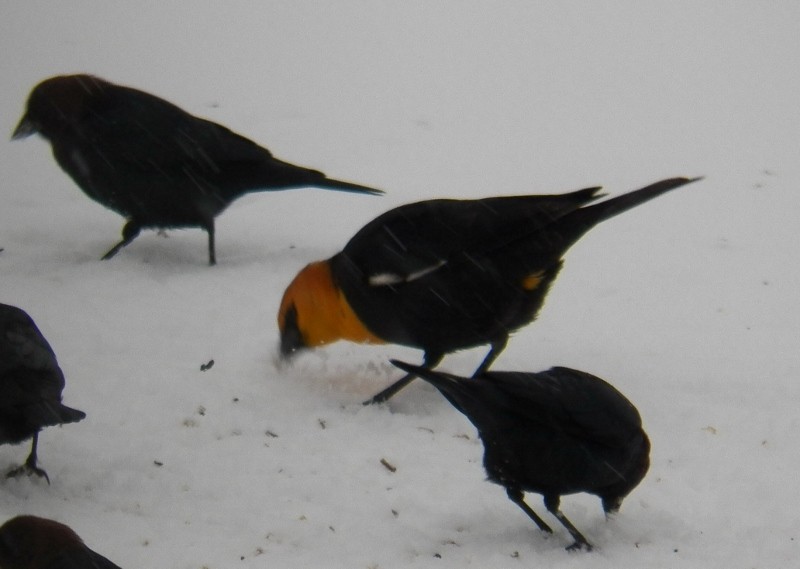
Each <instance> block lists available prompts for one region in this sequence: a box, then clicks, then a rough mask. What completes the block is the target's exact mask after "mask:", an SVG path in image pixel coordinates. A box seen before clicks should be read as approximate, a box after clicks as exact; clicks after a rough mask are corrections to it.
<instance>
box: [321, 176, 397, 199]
mask: <svg viewBox="0 0 800 569" xmlns="http://www.w3.org/2000/svg"><path fill="white" fill-rule="evenodd" d="M314 186H316V187H318V188H325V189H327V190H338V191H340V192H352V193H355V194H369V195H371V196H380V195H383V193H384V192H383V190H379V189H377V188H370V187H369V186H362V185H360V184H354V183H352V182H344V181H342V180H333V179H331V178H322V179H320V180H316V181H315V182H314Z"/></svg>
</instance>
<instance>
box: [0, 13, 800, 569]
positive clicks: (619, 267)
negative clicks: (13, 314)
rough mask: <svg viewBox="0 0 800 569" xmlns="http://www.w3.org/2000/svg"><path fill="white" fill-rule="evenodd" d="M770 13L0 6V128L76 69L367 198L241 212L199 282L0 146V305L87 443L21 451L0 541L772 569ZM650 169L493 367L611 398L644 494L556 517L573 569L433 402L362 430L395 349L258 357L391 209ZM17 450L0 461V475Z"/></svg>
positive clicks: (791, 445) (782, 265) (613, 187)
mask: <svg viewBox="0 0 800 569" xmlns="http://www.w3.org/2000/svg"><path fill="white" fill-rule="evenodd" d="M799 21H800V4H798V3H797V2H792V1H780V0H778V1H774V2H769V3H765V2H750V3H745V2H722V1H710V2H694V1H687V0H673V1H671V2H634V1H631V0H628V1H623V0H616V1H611V2H602V3H601V2H589V1H577V2H522V1H513V0H512V1H508V2H503V3H499V2H475V1H472V0H467V1H456V0H441V1H439V2H429V1H424V0H404V1H403V2H388V1H381V0H379V1H371V2H367V1H365V0H340V1H338V2H297V1H296V0H285V1H266V2H265V1H262V0H258V1H255V0H254V1H241V2H229V3H217V2H192V3H187V2H177V1H174V0H158V1H157V2H155V1H152V0H141V1H139V2H136V3H130V2H129V3H123V2H101V1H99V0H75V1H74V2H69V3H63V4H54V3H52V2H45V1H43V0H26V2H4V3H3V4H2V6H1V7H0V47H1V48H2V53H3V54H4V55H3V57H2V58H0V76H2V77H3V97H2V100H0V105H2V107H1V108H0V132H5V133H7V134H8V136H10V134H11V131H12V129H13V128H14V126H15V124H16V121H17V120H18V119H19V117H20V116H21V114H22V112H23V105H24V101H25V98H26V97H27V94H28V92H29V90H30V88H31V87H32V86H33V85H34V84H36V83H37V82H38V81H40V80H42V79H44V78H46V77H49V76H51V75H55V74H61V73H70V72H90V73H94V74H97V75H99V76H101V77H104V78H106V79H108V80H111V81H115V82H118V83H123V84H127V85H132V86H135V87H138V88H141V89H144V90H147V91H150V92H153V93H155V94H158V95H160V96H162V97H165V98H167V99H168V100H170V101H172V102H174V103H176V104H178V105H180V106H182V107H183V108H185V109H187V110H188V111H190V112H192V113H194V114H197V115H200V116H204V117H207V118H209V119H211V120H215V121H218V122H220V123H222V124H225V125H227V126H229V127H230V128H232V129H234V130H236V131H237V132H240V133H242V134H244V135H246V136H248V137H250V138H252V139H254V140H256V141H258V142H259V143H262V144H264V145H265V146H266V147H268V148H270V149H271V150H272V151H273V152H274V153H275V154H276V155H277V156H278V157H280V158H282V159H285V160H288V161H291V162H294V163H298V164H303V165H307V166H311V167H315V168H319V169H321V170H323V171H325V172H326V173H328V174H329V175H331V176H333V177H339V178H345V179H350V180H353V181H356V182H360V183H363V184H367V185H372V186H376V187H380V188H384V189H385V190H386V191H387V195H386V196H385V197H381V198H374V197H361V196H355V195H352V194H344V193H337V192H325V191H322V190H312V189H309V190H297V191H287V192H281V193H273V194H255V195H252V196H249V197H246V198H243V199H241V200H239V201H238V202H236V203H235V204H234V205H233V206H232V207H231V208H230V209H229V210H228V211H227V212H225V213H224V214H223V215H221V216H220V217H219V218H218V219H217V254H218V260H219V265H218V266H216V267H208V266H207V264H206V261H207V250H206V235H205V233H203V232H202V231H200V230H187V231H171V232H169V234H168V238H163V237H160V236H158V235H157V234H156V233H155V232H152V231H150V232H144V233H143V234H142V236H140V237H139V238H138V239H137V240H136V241H134V243H133V244H132V245H130V246H129V247H127V248H126V249H124V250H123V251H121V252H120V253H119V254H118V255H117V257H115V258H114V259H113V260H111V261H108V262H101V261H100V260H99V257H100V255H102V254H103V253H104V252H105V251H106V250H107V249H108V248H109V247H110V246H111V245H113V244H114V243H115V242H116V240H117V239H118V238H119V231H120V229H121V227H122V224H123V220H122V219H121V218H120V217H119V216H118V215H116V214H115V213H113V212H110V211H108V210H106V209H104V208H103V207H101V206H99V205H97V204H95V203H93V202H92V201H90V200H89V199H88V198H86V197H85V196H84V195H83V194H82V192H81V191H80V190H79V189H78V188H77V187H76V186H75V185H74V184H73V183H72V181H71V180H70V179H69V178H68V177H67V176H66V175H65V174H64V173H63V172H61V171H60V170H59V168H58V166H57V165H56V164H55V162H54V161H53V159H52V156H51V153H50V149H49V147H48V146H47V145H46V143H45V142H44V141H42V140H41V139H30V140H27V141H24V142H13V143H12V142H10V141H9V142H7V143H5V145H4V147H3V152H2V153H0V169H1V170H2V173H3V182H2V186H3V187H2V205H1V206H0V247H2V248H4V251H2V253H0V301H2V302H6V303H11V304H14V305H17V306H20V307H22V308H24V309H25V310H27V311H28V312H29V313H30V314H31V316H32V317H33V318H34V319H35V320H36V322H37V324H38V325H39V327H40V328H41V330H42V331H43V333H44V334H45V335H46V337H47V338H48V340H49V342H50V343H51V345H52V346H53V348H54V349H55V351H56V353H57V354H58V358H59V361H60V363H61V366H62V368H63V369H64V372H65V374H66V376H67V387H66V389H65V392H64V401H65V403H66V404H67V405H70V406H73V407H77V408H79V409H82V410H84V411H86V413H87V414H88V417H87V419H86V420H84V421H83V422H81V423H79V424H75V425H67V426H64V427H63V428H50V429H47V430H46V431H44V432H43V434H42V437H41V444H40V459H41V465H42V467H44V468H45V469H46V470H47V471H48V473H49V474H50V477H51V479H52V485H51V486H47V484H46V483H45V482H44V481H41V480H37V479H30V478H22V479H17V480H5V479H2V480H0V495H1V496H2V498H0V518H2V519H3V520H4V519H6V518H8V517H11V516H14V515H16V514H20V513H32V514H37V515H42V516H46V517H50V518H54V519H57V520H60V521H62V522H65V523H67V524H69V525H70V526H71V527H73V528H74V529H75V530H76V531H77V532H78V533H79V534H80V535H81V536H82V537H83V538H84V539H85V541H86V542H87V543H88V544H89V545H90V546H91V547H93V548H94V549H96V550H97V551H99V552H101V553H102V554H104V555H106V556H108V557H109V558H111V559H113V560H114V561H115V562H116V563H118V564H119V565H120V566H121V567H123V568H128V569H133V568H142V569H147V568H153V569H156V568H161V567H170V568H175V569H200V568H209V569H224V568H231V567H237V568H241V569H247V568H251V567H252V568H262V567H275V568H284V567H285V568H289V567H325V568H351V569H352V568H365V569H366V568H394V567H436V568H441V569H448V568H459V569H463V568H464V567H480V568H504V567H564V568H568V567H588V566H591V567H596V568H604V567H608V568H614V569H625V568H631V569H633V568H637V569H638V568H641V567H702V568H708V567H724V568H731V567H737V568H738V567H741V568H750V567H791V566H793V564H794V563H796V560H797V558H798V557H800V519H799V518H798V515H797V508H798V505H800V499H799V498H800V496H798V494H799V493H800V492H799V491H798V488H799V487H800V486H799V485H798V483H797V481H796V471H797V469H798V465H799V464H800V459H799V458H798V443H797V431H798V424H799V423H800V420H799V417H798V401H800V387H798V386H799V385H800V381H798V374H799V373H800V350H798V321H799V320H800V303H799V302H798V292H797V291H798V283H800V269H798V261H797V251H798V250H800V232H799V231H798V214H799V213H800V192H798V185H799V184H800V104H799V103H798V93H800V67H798V64H797V54H798V53H800V34H798V33H797V23H798V22H799ZM679 175H685V176H697V175H704V176H706V178H705V180H703V181H702V182H699V183H695V184H692V185H691V186H687V187H686V188H683V189H679V190H676V191H675V192H672V193H670V194H668V195H666V196H663V197H661V198H658V199H657V200H655V201H653V202H650V203H648V204H646V205H643V206H642V207H639V208H637V209H635V210H633V211H631V212H628V213H625V214H624V215H622V216H619V217H617V218H614V219H612V220H609V221H607V222H605V223H604V224H602V225H601V226H600V227H597V228H596V229H594V230H593V231H591V232H590V233H589V234H588V235H587V236H586V237H584V238H583V240H582V241H581V242H580V243H578V244H577V245H576V246H575V247H574V248H573V249H572V250H571V251H570V252H569V253H568V255H567V258H566V266H565V268H564V270H563V272H562V274H561V276H560V277H559V279H558V281H557V282H556V284H555V285H554V287H553V290H552V292H551V293H550V295H549V298H548V300H547V302H546V304H545V306H544V309H543V310H542V312H541V315H540V318H539V320H538V321H537V322H536V323H534V324H532V325H530V326H528V327H526V328H524V329H523V330H521V331H520V332H518V333H517V334H516V335H515V336H514V337H513V338H512V340H511V342H510V344H509V346H508V348H507V350H506V351H505V352H504V353H503V355H502V356H501V357H500V359H499V360H498V361H497V362H496V364H495V366H494V368H495V369H518V370H530V371H535V370H541V369H545V368H547V367H549V366H552V365H568V366H571V367H576V368H579V369H584V370H586V371H589V372H591V373H594V374H597V375H599V376H601V377H603V378H605V379H607V380H608V381H610V382H611V383H612V384H613V385H615V386H616V387H618V388H619V389H620V390H621V391H622V392H623V393H625V394H626V395H627V396H628V397H629V398H630V399H631V400H632V401H633V402H634V403H635V404H636V405H637V406H638V408H639V410H640V412H641V414H642V416H643V418H644V421H645V426H646V429H647V431H648V433H649V434H650V437H651V439H652V442H653V452H652V467H651V469H650V472H649V474H648V476H647V477H646V478H645V480H644V481H643V483H642V484H641V485H640V486H639V487H638V488H636V489H635V490H634V491H633V493H632V494H631V495H630V496H629V497H628V499H627V500H626V502H625V503H624V504H623V507H622V510H621V511H620V513H619V514H618V515H617V516H616V517H615V518H614V519H613V520H610V521H606V520H605V519H604V518H603V515H602V511H601V508H600V503H599V500H598V499H597V498H595V497H591V496H587V495H579V496H569V497H565V498H564V500H563V509H564V512H565V513H566V515H567V516H568V517H570V519H571V520H572V521H573V522H574V523H575V524H576V526H577V527H578V528H579V529H581V530H582V531H583V533H584V534H585V535H586V536H587V538H588V539H589V540H590V541H592V542H593V543H594V544H595V546H596V548H595V550H594V551H593V552H591V553H588V554H587V553H577V554H575V553H567V552H565V551H564V549H563V548H564V546H566V545H568V544H569V543H570V539H569V536H568V535H567V533H566V532H565V531H564V530H563V529H562V528H561V527H558V524H557V523H556V522H555V520H553V519H552V518H551V517H550V516H549V515H547V513H546V512H545V511H544V508H543V506H542V504H541V499H540V498H539V496H537V495H532V494H529V495H528V501H529V503H530V504H531V505H532V506H533V507H534V508H535V509H536V510H537V511H539V512H540V513H541V514H542V515H543V517H545V519H547V520H548V521H552V522H553V527H554V529H555V530H556V532H555V534H554V535H552V536H545V535H542V534H541V532H539V531H538V530H537V529H536V527H535V526H534V525H533V524H532V523H531V522H530V521H529V520H528V519H527V518H526V517H525V516H524V514H523V513H522V512H521V511H519V510H518V508H517V507H516V506H515V505H514V504H512V503H511V502H510V501H509V500H508V499H507V498H506V497H505V492H504V491H503V489H502V488H500V487H499V486H496V485H493V484H490V483H488V482H486V481H485V480H484V472H483V469H482V467H481V462H480V461H481V455H482V447H481V445H480V442H479V441H478V440H477V439H476V437H475V431H474V429H473V428H472V426H471V425H470V424H469V423H468V422H467V421H466V420H465V419H464V418H463V417H461V416H460V415H459V414H458V413H457V412H455V411H454V410H453V409H452V408H451V407H450V406H449V404H447V402H446V401H444V400H443V399H442V398H441V397H440V396H439V394H438V393H437V392H435V390H433V389H432V388H430V387H428V386H426V385H423V384H422V383H421V382H415V383H414V384H412V385H411V386H410V387H409V388H407V389H406V390H405V391H403V392H401V393H400V394H399V395H398V396H397V397H395V399H393V400H392V401H391V402H390V404H389V405H387V406H382V407H369V408H364V407H362V406H361V404H360V402H361V401H362V400H363V399H365V398H367V397H369V396H371V395H373V394H374V393H375V392H377V391H379V390H380V389H381V388H383V387H384V386H386V385H387V384H388V383H389V381H390V380H391V379H392V378H394V377H397V376H398V372H397V370H395V369H393V368H392V367H391V366H390V365H389V364H388V363H387V362H388V359H389V358H390V357H395V358H399V359H404V360H406V361H410V362H419V361H420V358H421V354H420V353H419V352H418V351H415V350H410V349H406V348H400V347H393V346H381V347H375V346H358V345H352V344H337V345H334V346H331V347H328V348H324V349H320V350H317V351H315V352H313V353H310V354H308V355H305V356H303V357H301V358H300V359H299V360H298V361H297V362H296V363H295V364H293V365H291V366H285V365H281V364H279V363H278V359H277V355H276V353H277V339H278V336H277V325H276V321H275V317H276V313H277V308H278V303H279V301H280V297H281V294H282V293H283V290H284V288H285V287H286V285H287V284H288V283H289V282H290V281H291V279H292V278H293V277H294V275H295V274H296V272H297V271H298V270H299V269H300V268H302V267H303V266H304V265H305V264H307V263H308V262H310V261H313V260H317V259H322V258H325V257H328V256H330V255H332V254H334V253H335V252H336V251H338V250H339V249H340V248H341V247H342V246H343V245H344V243H345V242H346V241H347V239H348V238H349V237H350V236H351V235H352V234H353V233H355V231H356V230H358V229H359V228H360V227H361V226H362V225H364V224H365V223H366V222H368V221H369V220H371V219H372V218H374V217H375V216H377V215H378V214H380V213H382V212H384V211H386V210H387V209H389V208H391V207H394V206H397V205H400V204H403V203H407V202H410V201H416V200H420V199H426V198H432V197H451V198H461V197H483V196H490V195H501V194H522V193H552V192H561V191H568V190H573V189H578V188H581V187H586V186H592V185H597V184H602V185H603V186H604V188H605V190H604V191H605V192H607V193H608V194H611V195H617V194H620V193H623V192H626V191H629V190H633V189H635V188H638V187H640V186H644V185H646V184H648V183H650V182H653V181H656V180H658V179H661V178H664V177H671V176H679ZM485 351H486V349H483V348H482V349H480V350H477V349H476V350H470V351H465V352H460V353H457V354H454V355H451V356H449V357H448V358H446V359H445V361H444V363H443V366H442V369H447V370H450V371H453V372H456V373H464V374H468V373H470V372H471V370H472V369H473V368H474V367H475V366H477V364H478V363H479V362H480V360H481V359H482V358H483V355H484V354H485ZM211 359H213V360H214V362H215V363H214V366H213V367H212V368H211V369H209V370H208V371H205V372H201V371H200V366H201V365H202V364H205V363H207V362H208V361H209V360H211ZM27 450H28V449H27V445H26V446H24V447H23V446H19V447H11V446H4V447H0V470H5V469H7V468H10V467H11V466H12V465H16V464H19V463H20V462H21V461H22V460H24V458H25V456H26V453H27ZM382 459H383V460H385V462H387V463H388V464H390V465H392V466H394V467H396V471H394V472H391V471H390V470H389V469H388V468H387V467H385V466H384V465H383V464H382V463H381V460H382Z"/></svg>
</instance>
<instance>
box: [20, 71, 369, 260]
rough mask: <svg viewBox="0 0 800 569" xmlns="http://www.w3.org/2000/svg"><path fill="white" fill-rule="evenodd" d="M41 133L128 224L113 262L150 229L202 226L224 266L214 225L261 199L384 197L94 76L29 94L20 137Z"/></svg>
mask: <svg viewBox="0 0 800 569" xmlns="http://www.w3.org/2000/svg"><path fill="white" fill-rule="evenodd" d="M37 132H38V133H39V134H41V135H42V136H43V137H44V138H45V139H47V140H48V141H49V142H50V144H51V145H52V148H53V155H54V156H55V159H56V162H58V165H59V166H61V168H62V169H63V170H64V171H65V172H66V173H67V174H69V175H70V177H71V178H72V179H73V180H74V181H75V183H76V184H77V185H78V186H79V187H80V188H81V189H82V190H83V191H84V193H85V194H86V195H87V196H89V197H90V198H92V199H93V200H95V201H96V202H98V203H100V204H102V205H104V206H105V207H107V208H109V209H111V210H113V211H116V212H117V213H119V214H120V215H122V216H123V217H125V218H126V219H127V223H126V224H125V226H124V227H123V229H122V241H120V242H119V243H118V244H117V245H115V246H114V247H113V248H112V249H111V250H110V251H108V252H107V253H106V254H105V255H104V256H103V259H110V258H111V257H113V256H114V255H115V254H116V253H117V252H118V251H119V250H120V249H121V248H122V247H124V246H126V245H128V244H129V243H130V242H131V241H133V240H134V239H135V238H136V236H137V235H138V234H139V231H140V230H141V229H143V228H159V229H160V228H181V227H200V228H202V229H205V230H206V231H207V232H208V257H209V263H210V264H212V265H213V264H215V263H216V256H215V251H214V218H215V217H216V216H217V215H219V214H220V213H222V212H223V211H224V210H225V208H227V207H228V206H229V205H230V204H231V203H232V202H233V201H234V200H235V199H237V198H238V197H240V196H242V195H244V194H246V193H249V192H256V191H271V190H286V189H291V188H300V187H304V186H316V187H319V188H325V189H330V190H340V191H346V192H356V193H364V194H382V193H383V192H382V191H381V190H376V189H374V188H369V187H366V186H360V185H358V184H352V183H350V182H342V181H339V180H332V179H330V178H328V177H326V176H325V174H323V173H322V172H318V171H317V170H311V169H308V168H303V167H300V166H294V165H292V164H289V163H287V162H283V161H281V160H278V159H277V158H275V157H274V156H273V155H272V154H271V153H270V152H269V150H267V149H266V148H263V147H261V146H259V145H257V144H256V143H255V142H253V141H251V140H249V139H247V138H245V137H243V136H240V135H238V134H236V133H235V132H232V131H230V130H229V129H227V128H225V127H224V126H221V125H218V124H216V123H213V122H211V121H208V120H205V119H202V118H198V117H195V116H192V115H190V114H189V113H187V112H186V111H184V110H182V109H180V108H179V107H177V106H175V105H173V104H172V103H169V102H168V101H165V100H164V99H161V98H159V97H156V96H154V95H151V94H149V93H145V92H144V91H139V90H137V89H133V88H130V87H124V86H121V85H115V84H113V83H109V82H108V81H104V80H103V79H100V78H98V77H94V76H91V75H62V76H57V77H52V78H50V79H46V80H44V81H42V82H41V83H39V84H38V85H37V86H36V87H34V88H33V90H32V91H31V94H30V96H29V97H28V102H27V109H26V111H25V114H24V115H23V116H22V119H21V120H20V122H19V124H18V125H17V127H16V129H15V130H14V134H13V135H12V138H13V139H19V138H24V137H26V136H29V135H31V134H34V133H37Z"/></svg>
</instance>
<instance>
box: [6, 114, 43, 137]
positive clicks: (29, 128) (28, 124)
mask: <svg viewBox="0 0 800 569" xmlns="http://www.w3.org/2000/svg"><path fill="white" fill-rule="evenodd" d="M37 132H39V129H38V128H37V126H36V124H35V123H34V122H33V121H32V120H31V119H29V118H28V113H25V114H24V115H22V119H20V121H19V124H18V125H17V128H15V129H14V132H13V134H12V135H11V140H20V139H22V138H27V137H29V136H30V135H32V134H36V133H37Z"/></svg>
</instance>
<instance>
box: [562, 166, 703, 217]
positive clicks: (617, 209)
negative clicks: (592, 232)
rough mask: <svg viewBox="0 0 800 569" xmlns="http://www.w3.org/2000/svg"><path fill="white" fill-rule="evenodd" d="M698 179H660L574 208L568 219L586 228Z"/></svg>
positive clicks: (700, 178) (699, 178)
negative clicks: (636, 188) (616, 195)
mask: <svg viewBox="0 0 800 569" xmlns="http://www.w3.org/2000/svg"><path fill="white" fill-rule="evenodd" d="M698 180H702V177H698V178H669V179H667V180H661V181H660V182H656V183H654V184H650V185H649V186H647V187H644V188H641V189H639V190H635V191H633V192H629V193H627V194H623V195H621V196H618V197H615V198H611V199H609V200H605V201H602V202H600V203H597V204H593V205H590V206H587V207H584V208H581V209H579V210H576V211H575V212H573V213H572V214H570V216H569V217H570V218H571V219H570V221H571V222H572V223H575V222H577V223H575V227H580V228H583V229H584V230H588V229H590V228H592V227H594V226H595V225H597V224H598V223H600V222H601V221H604V220H606V219H608V218H610V217H613V216H615V215H617V214H620V213H622V212H624V211H627V210H629V209H631V208H634V207H636V206H637V205H640V204H642V203H644V202H646V201H648V200H651V199H653V198H655V197H658V196H660V195H661V194H664V193H666V192H668V191H670V190H674V189H676V188H679V187H681V186H685V185H686V184H690V183H692V182H696V181H698Z"/></svg>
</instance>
